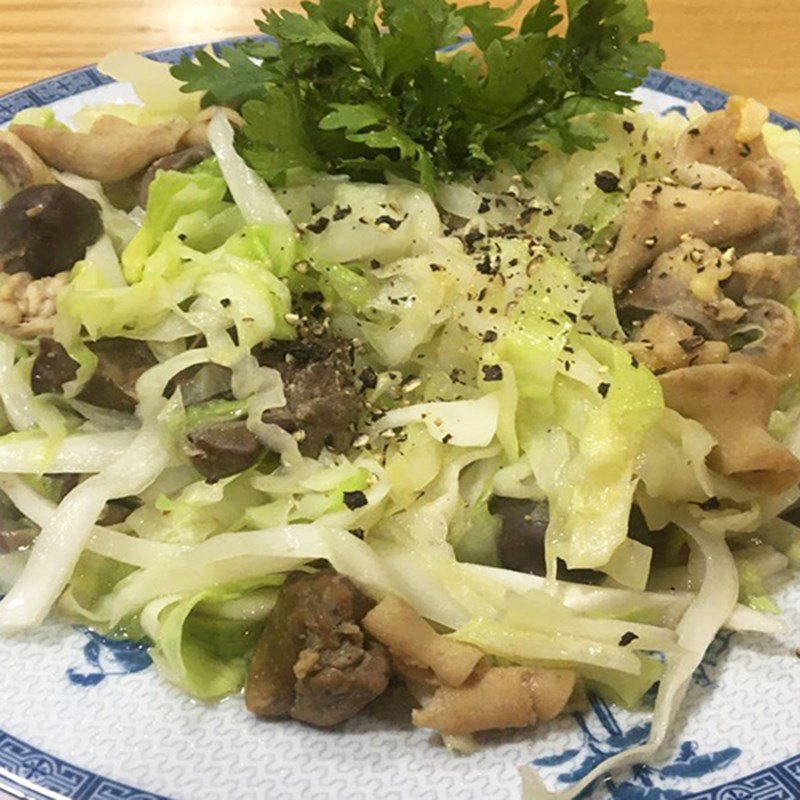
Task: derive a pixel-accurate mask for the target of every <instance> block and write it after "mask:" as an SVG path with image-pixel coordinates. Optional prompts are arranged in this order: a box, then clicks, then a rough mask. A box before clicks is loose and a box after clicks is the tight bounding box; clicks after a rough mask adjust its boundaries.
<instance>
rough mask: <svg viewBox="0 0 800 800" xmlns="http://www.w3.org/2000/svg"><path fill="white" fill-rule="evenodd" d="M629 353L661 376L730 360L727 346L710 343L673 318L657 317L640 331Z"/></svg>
mask: <svg viewBox="0 0 800 800" xmlns="http://www.w3.org/2000/svg"><path fill="white" fill-rule="evenodd" d="M626 348H627V349H628V352H629V353H631V355H633V356H634V357H635V358H636V360H637V361H639V362H641V363H642V364H644V365H645V366H646V367H648V369H650V370H652V371H653V372H655V373H656V374H657V375H659V374H661V373H663V372H668V371H669V370H673V369H680V368H681V367H690V366H693V365H694V364H720V363H723V362H725V361H727V360H728V355H729V350H728V345H727V344H725V342H710V341H708V340H706V339H705V338H704V337H703V336H700V335H699V334H697V333H695V331H694V329H693V328H692V327H691V325H687V324H686V323H685V322H683V321H682V320H679V319H678V318H677V317H674V316H672V315H671V314H662V313H659V314H653V315H652V316H651V317H650V318H649V319H647V321H646V322H645V323H644V324H643V325H642V326H641V328H638V329H637V331H636V334H635V336H634V341H632V342H629V343H628V344H627V345H626Z"/></svg>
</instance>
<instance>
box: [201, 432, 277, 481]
mask: <svg viewBox="0 0 800 800" xmlns="http://www.w3.org/2000/svg"><path fill="white" fill-rule="evenodd" d="M188 438H189V442H190V443H191V447H192V450H191V452H190V457H191V460H192V465H193V466H194V468H195V469H196V470H197V471H198V472H199V473H200V474H201V475H202V476H203V477H205V478H206V479H207V480H212V481H218V480H220V479H221V478H227V477H228V476H229V475H236V474H237V473H238V472H242V471H243V470H246V469H248V468H249V467H252V466H253V464H255V463H256V462H258V460H259V459H260V458H261V456H262V455H263V454H264V448H263V446H262V444H261V442H260V441H259V440H258V439H257V438H256V437H255V436H254V435H253V434H252V433H251V432H250V431H249V430H248V429H247V426H246V423H244V422H216V423H212V424H210V425H204V426H203V427H202V428H197V429H195V430H193V431H191V433H189V437H188Z"/></svg>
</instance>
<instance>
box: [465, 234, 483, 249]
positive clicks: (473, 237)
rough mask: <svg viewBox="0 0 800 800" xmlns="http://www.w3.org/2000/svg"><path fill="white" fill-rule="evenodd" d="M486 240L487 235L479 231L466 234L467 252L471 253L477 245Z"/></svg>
mask: <svg viewBox="0 0 800 800" xmlns="http://www.w3.org/2000/svg"><path fill="white" fill-rule="evenodd" d="M484 238H485V235H484V234H482V233H481V232H480V231H478V230H471V231H467V233H465V234H464V244H465V245H466V246H467V252H468V253H471V252H472V251H473V250H474V249H475V245H476V243H477V242H479V241H480V240H481V239H484Z"/></svg>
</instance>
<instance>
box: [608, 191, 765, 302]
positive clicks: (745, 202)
mask: <svg viewBox="0 0 800 800" xmlns="http://www.w3.org/2000/svg"><path fill="white" fill-rule="evenodd" d="M779 206H780V204H779V202H778V201H777V200H775V199H774V198H772V197H766V196H764V195H760V194H748V193H745V192H732V191H722V192H718V191H709V190H705V189H686V188H684V187H677V188H676V187H672V186H664V185H662V184H660V183H653V182H648V183H641V184H639V185H638V186H637V187H636V188H635V189H634V190H633V191H632V192H631V194H630V196H629V197H628V202H627V204H626V207H625V217H624V221H623V225H622V230H621V231H620V233H619V237H618V239H617V246H616V248H615V249H614V251H613V252H612V253H611V255H610V256H609V257H608V259H607V260H606V280H607V281H608V283H609V285H610V286H611V287H612V288H613V289H614V290H616V291H621V290H622V289H624V288H626V287H627V286H628V285H629V284H630V283H631V282H632V281H633V279H634V278H635V277H636V276H637V275H638V274H639V273H640V272H642V271H643V270H644V269H646V268H647V267H649V266H650V265H651V264H652V263H653V261H655V259H656V258H658V256H660V255H661V254H662V253H665V252H667V251H669V250H672V249H673V248H674V247H676V246H677V245H678V244H679V243H680V242H681V239H682V238H685V237H686V236H687V235H688V234H690V235H691V236H694V237H696V238H698V239H702V240H703V241H704V242H707V243H708V244H710V245H718V244H725V243H728V242H730V241H731V240H733V239H736V238H741V237H744V236H748V235H749V234H751V233H754V232H755V231H757V230H759V229H760V228H761V227H763V226H764V225H765V224H766V223H767V222H769V221H770V220H772V219H773V218H774V217H775V215H776V214H777V213H778V209H779Z"/></svg>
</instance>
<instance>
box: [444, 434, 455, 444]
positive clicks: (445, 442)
mask: <svg viewBox="0 0 800 800" xmlns="http://www.w3.org/2000/svg"><path fill="white" fill-rule="evenodd" d="M452 438H453V434H452V433H446V434H445V435H444V436H442V444H449V442H450V440H451V439H452Z"/></svg>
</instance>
